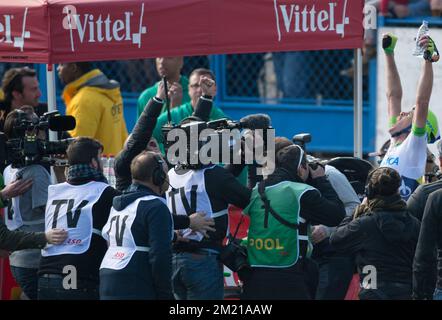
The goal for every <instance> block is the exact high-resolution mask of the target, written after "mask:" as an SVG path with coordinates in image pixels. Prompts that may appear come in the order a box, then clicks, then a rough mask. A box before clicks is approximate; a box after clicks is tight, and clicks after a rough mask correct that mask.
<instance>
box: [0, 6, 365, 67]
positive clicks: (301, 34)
mask: <svg viewBox="0 0 442 320" xmlns="http://www.w3.org/2000/svg"><path fill="white" fill-rule="evenodd" d="M362 43H363V1H362V0H351V1H350V0H77V1H75V0H70V1H69V0H46V1H43V0H14V1H10V4H8V3H7V2H6V1H2V2H1V3H0V60H1V61H7V62H29V63H46V64H51V63H60V62H74V61H98V60H125V59H138V58H149V57H157V56H190V55H206V54H221V53H223V54H224V53H250V52H273V51H299V50H321V49H355V48H361V47H362Z"/></svg>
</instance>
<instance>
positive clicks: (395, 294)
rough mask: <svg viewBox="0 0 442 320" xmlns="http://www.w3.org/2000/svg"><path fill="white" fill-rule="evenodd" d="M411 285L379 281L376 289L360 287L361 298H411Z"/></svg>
mask: <svg viewBox="0 0 442 320" xmlns="http://www.w3.org/2000/svg"><path fill="white" fill-rule="evenodd" d="M411 294H412V285H411V283H410V284H403V283H394V282H392V283H388V282H380V283H378V284H377V289H363V288H362V289H361V291H360V292H359V299H361V300H411V299H412V298H411Z"/></svg>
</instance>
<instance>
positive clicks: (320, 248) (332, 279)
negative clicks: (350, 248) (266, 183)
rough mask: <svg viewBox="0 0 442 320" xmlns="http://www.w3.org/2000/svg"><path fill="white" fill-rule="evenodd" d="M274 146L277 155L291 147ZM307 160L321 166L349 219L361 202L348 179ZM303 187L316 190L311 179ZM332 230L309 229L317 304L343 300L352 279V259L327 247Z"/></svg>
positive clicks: (280, 143) (278, 141)
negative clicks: (317, 275)
mask: <svg viewBox="0 0 442 320" xmlns="http://www.w3.org/2000/svg"><path fill="white" fill-rule="evenodd" d="M275 142H276V148H275V149H276V152H278V151H279V150H280V149H282V147H284V146H287V145H292V144H293V143H292V142H291V141H290V140H289V139H287V138H282V137H278V138H276V139H275ZM308 158H309V162H311V163H310V166H313V167H317V166H322V167H323V168H324V171H325V176H326V178H327V180H328V181H329V182H330V184H331V186H332V187H333V190H335V192H336V194H337V195H338V197H339V199H340V200H341V201H342V203H343V204H344V207H345V212H346V216H351V215H352V214H353V212H354V210H355V209H356V207H357V206H358V205H359V204H360V201H359V198H358V195H357V194H356V192H355V190H354V189H353V187H352V186H351V184H350V182H349V181H348V179H347V178H346V177H345V175H344V174H343V173H341V172H340V171H339V170H338V169H336V168H335V167H333V166H330V165H323V164H321V160H320V159H316V158H313V157H311V156H308ZM306 183H307V184H309V185H313V186H315V182H314V179H311V178H310V177H309V178H308V179H307V181H306ZM318 189H320V186H318ZM335 229H336V228H335V227H327V226H324V225H322V224H320V225H315V226H313V228H312V233H311V241H312V243H313V244H314V249H313V254H312V258H313V259H314V260H315V261H316V262H317V263H318V267H319V282H318V287H317V289H316V294H315V299H316V300H343V299H344V298H345V295H346V293H347V289H348V286H349V284H350V282H351V279H352V277H353V270H354V261H353V258H352V257H349V256H347V255H342V254H340V253H337V252H336V251H335V250H333V248H332V247H331V246H330V243H329V237H330V235H331V234H332V232H333V231H334V230H335Z"/></svg>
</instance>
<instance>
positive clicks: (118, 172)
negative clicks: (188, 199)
mask: <svg viewBox="0 0 442 320" xmlns="http://www.w3.org/2000/svg"><path fill="white" fill-rule="evenodd" d="M211 107H212V102H211V101H209V100H207V99H199V100H198V104H197V106H196V108H195V109H196V110H195V112H194V114H197V115H201V114H202V113H204V112H201V110H206V111H207V109H209V110H210V108H211ZM162 108H163V103H160V102H157V101H156V100H155V99H150V100H149V102H148V103H147V106H146V107H145V108H144V110H143V112H142V113H141V115H140V117H139V118H138V121H137V123H136V124H135V127H134V128H133V130H132V133H131V135H130V136H129V140H128V141H127V144H126V146H125V147H124V148H123V150H121V152H120V153H119V154H118V155H117V157H116V158H115V177H116V188H117V190H120V191H124V190H126V189H127V188H128V187H129V186H130V185H131V183H132V175H131V173H130V164H131V162H132V160H133V159H134V158H135V157H136V156H137V155H139V154H140V153H141V152H142V151H144V150H146V147H147V144H148V143H149V141H150V139H151V137H152V133H153V130H154V129H155V126H156V124H157V119H158V117H159V115H160V114H161V109H162ZM198 110H200V112H197V111H198ZM209 113H210V112H209ZM172 218H173V224H174V228H175V229H177V230H178V229H186V228H188V227H189V224H190V220H189V217H187V216H177V215H173V217H172Z"/></svg>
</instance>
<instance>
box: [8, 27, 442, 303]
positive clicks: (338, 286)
mask: <svg viewBox="0 0 442 320" xmlns="http://www.w3.org/2000/svg"><path fill="white" fill-rule="evenodd" d="M397 40H398V39H397V38H396V37H395V36H394V35H391V34H389V35H385V37H384V39H383V44H382V46H383V49H384V51H385V59H386V60H387V70H386V75H387V88H386V91H387V97H388V104H389V116H390V124H391V127H390V134H391V136H392V139H391V146H390V147H389V148H387V149H386V150H385V153H384V155H383V156H384V157H383V159H382V161H381V165H380V167H379V168H376V169H374V170H373V166H372V165H371V164H370V163H369V162H367V161H364V160H360V159H356V158H336V159H333V160H330V161H325V160H321V159H316V158H313V157H312V156H311V155H308V154H307V153H306V152H307V150H306V143H307V142H308V141H309V135H298V136H296V137H295V138H294V139H293V140H294V141H291V140H289V139H287V138H282V137H276V138H275V137H274V135H270V136H269V135H268V134H267V133H269V132H271V131H272V130H273V129H272V127H271V121H270V119H269V118H268V117H267V116H265V115H249V116H247V117H245V118H243V119H241V121H231V120H227V119H226V116H225V114H224V113H223V112H222V111H221V110H220V109H219V108H217V107H216V106H214V105H213V99H214V96H215V95H216V90H217V88H216V82H215V76H214V74H213V72H212V71H210V70H208V69H196V70H194V71H193V72H192V73H191V74H190V77H189V79H187V78H186V77H184V76H182V75H180V70H181V68H182V66H183V60H182V58H158V59H157V60H156V63H157V70H158V73H159V75H160V76H161V77H162V78H163V80H162V81H160V82H158V83H157V84H155V85H154V86H153V87H151V88H148V89H147V90H146V91H145V92H143V93H142V94H141V96H140V99H139V103H138V115H139V118H138V121H137V123H136V125H135V127H134V129H133V131H132V133H131V134H130V135H129V136H128V137H127V139H126V142H125V143H124V145H123V140H124V139H125V138H126V129H125V124H124V120H123V119H122V103H121V94H120V93H119V89H118V84H117V83H115V82H114V81H112V80H109V79H107V78H106V76H105V75H104V74H102V73H101V71H99V70H93V69H90V66H89V65H88V64H84V63H71V64H64V65H62V66H61V67H60V68H59V74H60V77H62V78H63V81H64V82H65V83H66V84H67V86H66V88H65V90H64V94H63V95H64V99H65V102H66V104H67V105H68V106H69V108H68V109H67V113H68V114H71V115H73V116H74V118H75V120H76V127H75V128H74V126H73V123H72V121H73V120H72V118H68V117H61V116H58V115H54V114H44V113H45V111H46V110H44V109H45V106H44V105H41V104H39V103H38V99H39V97H40V91H39V89H38V82H37V81H36V74H35V72H34V71H32V70H31V69H28V68H21V69H13V70H10V71H8V72H7V73H6V75H5V77H4V79H3V91H4V94H5V100H4V101H3V105H2V112H1V116H0V121H1V122H0V124H1V128H0V129H1V131H2V134H1V135H0V138H1V139H0V144H1V148H2V150H1V151H2V157H1V166H2V168H1V171H2V173H3V175H2V179H4V184H3V181H0V187H1V191H0V201H1V202H0V205H1V206H2V207H4V208H5V209H4V224H3V223H1V224H0V248H1V249H4V250H8V251H10V252H11V254H10V255H9V260H10V265H11V271H12V274H13V276H14V278H15V280H16V282H17V283H18V285H19V286H20V287H21V288H22V290H23V293H24V296H25V297H27V298H29V299H42V300H47V299H50V300H52V299H63V300H69V299H82V300H93V299H106V300H108V299H179V300H200V299H210V300H217V299H218V300H219V299H223V298H224V295H225V292H224V291H225V290H224V289H225V288H224V269H223V265H225V266H227V267H229V268H230V270H231V271H234V272H237V274H238V276H239V279H240V288H241V293H240V298H241V299H318V300H326V299H327V300H328V299H337V300H339V299H344V298H345V297H346V294H347V292H348V289H349V286H350V284H351V282H352V279H353V277H354V274H359V282H360V290H359V298H360V299H411V298H415V299H432V298H433V297H434V299H441V292H442V291H441V290H442V274H441V270H442V267H441V263H442V255H441V250H442V237H441V234H442V219H441V216H440V207H441V205H442V204H440V203H439V202H440V201H441V199H442V198H441V195H442V193H440V186H441V183H440V181H435V182H432V183H429V184H421V185H420V186H419V187H417V186H418V184H419V182H421V181H420V178H421V177H423V176H424V175H425V173H426V172H425V167H426V164H427V162H428V161H429V160H431V158H430V157H429V156H428V153H427V143H433V142H435V141H436V140H438V139H439V133H438V126H437V119H436V118H435V116H434V114H432V113H431V112H429V110H428V104H429V100H430V96H431V92H432V86H433V69H432V68H433V67H432V63H433V62H436V61H437V60H438V52H437V49H436V45H435V44H434V41H433V40H432V39H431V38H429V37H423V38H422V39H420V45H421V46H422V47H423V48H425V50H426V53H425V54H424V62H423V67H422V77H421V79H420V82H419V85H418V89H417V91H418V92H417V94H416V96H417V98H416V105H415V107H414V108H413V110H412V111H411V112H402V111H401V104H400V101H401V95H402V88H401V84H400V78H399V75H398V73H397V67H396V65H395V61H394V48H395V44H396V42H397ZM186 86H187V88H186ZM186 89H188V91H187V90H186ZM95 107H96V108H95ZM94 108H95V109H94ZM92 109H94V110H92ZM49 129H51V130H55V131H58V134H59V137H60V138H61V137H64V138H66V137H69V136H70V137H69V138H68V139H66V140H59V141H51V142H49V141H47V140H48V139H47V136H48V130H49ZM203 129H211V130H212V131H211V132H212V133H211V135H210V136H209V138H208V139H205V140H204V139H203V140H200V134H201V133H202V131H203ZM239 129H241V130H242V131H241V132H240V137H239V140H237V141H235V140H234V137H235V136H234V135H232V136H230V139H231V140H230V143H227V144H226V146H227V148H224V149H223V148H220V149H219V150H218V146H217V145H216V142H217V141H218V140H217V138H222V137H223V134H224V133H226V132H229V133H232V132H233V131H234V130H238V132H239ZM112 130H113V131H112ZM193 130H196V133H197V136H196V140H198V141H196V147H194V148H193V147H192V144H193V142H192V139H194V137H193V136H192V132H193ZM65 131H67V132H65ZM114 134H115V135H116V136H117V137H114ZM180 134H184V140H185V141H184V146H182V145H181V147H183V148H182V149H180V148H175V147H176V145H174V143H178V144H179V142H180V138H179V137H180ZM171 136H174V137H175V138H176V137H177V136H178V140H177V139H175V140H174V139H172V140H171V139H170V137H171ZM269 137H270V138H269ZM181 138H182V136H181ZM248 139H252V141H255V142H256V141H258V142H260V143H258V144H255V145H253V144H252V147H250V145H248V142H250V140H248ZM260 139H262V140H260ZM181 142H183V141H181ZM194 142H195V141H194ZM218 142H219V141H218ZM214 145H215V147H214V148H208V147H209V146H212V147H213V146H214ZM438 147H439V160H440V161H442V145H441V144H439V145H438ZM174 148H175V149H174ZM259 148H263V149H264V150H263V152H264V155H267V156H269V155H270V154H271V155H273V156H274V157H267V158H265V159H266V162H265V163H262V162H261V161H260V160H262V159H258V156H257V149H259ZM208 149H210V150H211V151H210V152H207V150H208ZM116 150H117V151H119V152H118V154H117V155H116V158H115V166H114V168H115V175H116V187H115V188H114V187H112V186H110V185H109V184H108V181H107V180H106V178H105V176H104V175H103V163H102V154H103V153H104V152H106V151H107V152H115V151H116ZM180 150H181V151H180ZM182 150H184V153H185V154H184V156H183V155H182V154H177V152H178V153H180V152H182ZM204 150H205V151H204ZM226 150H227V152H228V153H229V154H228V157H227V158H224V157H223V158H222V160H223V161H213V160H211V161H202V160H201V158H200V156H201V154H203V153H205V154H206V155H208V156H209V157H211V156H213V153H216V151H220V152H221V153H223V152H225V151H226ZM203 151H204V152H203ZM249 153H251V154H252V161H249V162H248V161H246V159H248V157H249V156H250V154H249ZM235 155H236V156H238V159H240V161H237V162H231V161H230V160H231V159H233V158H235ZM410 155H412V157H410ZM195 156H196V159H197V161H193V159H194V158H195ZM56 159H57V160H56ZM210 159H213V158H210ZM61 160H64V161H67V165H65V166H64V167H61V166H60V163H61V162H60V161H61ZM225 160H227V163H223V164H221V162H226V161H225ZM51 167H52V168H54V171H57V175H56V176H57V180H58V181H57V182H58V183H54V182H53V178H51V174H50V172H51ZM60 168H61V169H60ZM431 170H432V172H433V173H434V170H433V169H431ZM433 177H438V175H437V174H433ZM407 200H408V202H406V201H407ZM361 201H362V202H361ZM233 207H236V208H239V209H241V210H242V212H243V216H242V217H241V219H240V222H239V225H238V227H237V228H236V230H229V211H230V209H232V208H233ZM246 216H247V218H245V217H246ZM246 220H247V222H245V221H246ZM243 223H244V224H246V223H247V224H248V233H247V238H246V239H243V240H244V241H241V239H236V238H235V237H236V234H237V231H238V228H239V227H240V226H241V225H242V224H243ZM226 238H227V242H226ZM436 252H437V253H438V254H436ZM436 261H438V262H439V265H438V266H437V264H436ZM433 294H434V296H433Z"/></svg>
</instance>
